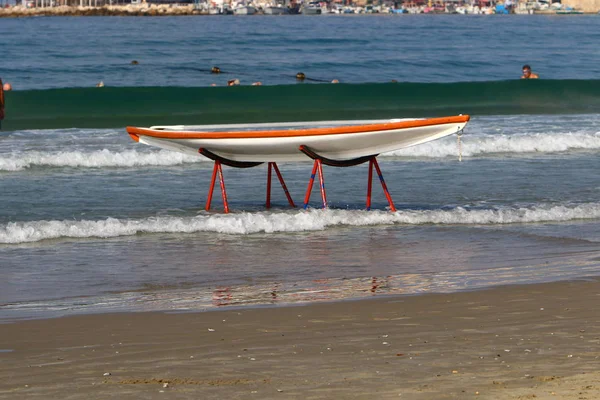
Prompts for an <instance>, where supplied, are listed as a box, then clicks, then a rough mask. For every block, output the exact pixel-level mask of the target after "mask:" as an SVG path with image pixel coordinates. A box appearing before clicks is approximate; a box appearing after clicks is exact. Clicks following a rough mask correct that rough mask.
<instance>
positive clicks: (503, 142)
mask: <svg viewBox="0 0 600 400" xmlns="http://www.w3.org/2000/svg"><path fill="white" fill-rule="evenodd" d="M595 149H600V132H599V133H589V132H579V133H577V132H575V133H535V134H522V135H468V134H467V135H465V136H463V139H462V155H463V156H464V157H481V156H485V155H488V154H489V155H493V154H526V153H537V154H540V153H547V154H551V153H561V152H567V151H577V150H595ZM457 154H458V145H457V142H456V139H455V138H447V139H442V140H438V141H434V142H430V143H425V144H422V145H419V146H415V147H410V148H407V149H402V150H396V151H392V152H388V153H384V154H382V155H381V157H410V158H425V159H435V158H445V157H455V156H456V155H457ZM203 161H204V162H210V160H209V159H207V158H205V157H195V156H192V155H186V154H183V153H177V152H173V151H167V150H160V151H154V150H150V151H138V150H125V151H111V150H108V149H103V150H93V151H85V150H78V151H59V152H43V151H37V150H36V151H26V152H13V153H9V154H6V155H0V171H4V172H17V171H22V170H24V169H28V168H34V167H54V168H61V167H71V168H131V167H146V166H163V167H168V166H175V165H182V164H188V163H198V162H203Z"/></svg>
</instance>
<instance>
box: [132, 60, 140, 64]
mask: <svg viewBox="0 0 600 400" xmlns="http://www.w3.org/2000/svg"><path fill="white" fill-rule="evenodd" d="M138 64H139V62H138V61H137V60H133V61H132V62H131V65H138Z"/></svg>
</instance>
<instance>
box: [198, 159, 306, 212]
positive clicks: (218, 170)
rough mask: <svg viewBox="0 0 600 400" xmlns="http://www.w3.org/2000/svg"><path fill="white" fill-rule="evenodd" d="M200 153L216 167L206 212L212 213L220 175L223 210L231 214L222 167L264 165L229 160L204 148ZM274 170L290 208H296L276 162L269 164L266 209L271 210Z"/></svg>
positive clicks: (211, 181)
mask: <svg viewBox="0 0 600 400" xmlns="http://www.w3.org/2000/svg"><path fill="white" fill-rule="evenodd" d="M198 152H199V153H200V154H202V155H203V156H205V157H207V158H210V159H211V160H213V161H214V162H215V163H214V166H213V172H212V177H211V180H210V188H209V190H208V197H207V199H206V206H205V210H206V211H210V205H211V203H212V197H213V192H214V189H215V183H216V180H217V175H218V176H219V185H220V187H221V196H222V198H223V208H224V211H225V213H229V203H228V201H227V191H226V189H225V179H224V178H223V168H222V165H227V166H229V167H234V168H252V167H256V166H258V165H260V164H263V163H262V162H246V161H234V160H229V159H227V158H224V157H221V156H219V155H217V154H215V153H213V152H211V151H210V150H206V149H204V148H200V149H199V150H198ZM272 170H275V173H276V174H277V178H278V179H279V183H280V184H281V187H282V188H283V191H284V193H285V196H286V197H287V200H288V203H289V204H290V206H292V207H296V205H295V204H294V201H293V200H292V196H291V195H290V192H289V191H288V188H287V185H286V184H285V181H284V180H283V175H281V172H280V171H279V167H277V163H274V162H269V163H268V172H267V201H266V207H267V208H271V175H272V174H271V171H272Z"/></svg>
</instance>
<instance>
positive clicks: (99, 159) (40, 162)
mask: <svg viewBox="0 0 600 400" xmlns="http://www.w3.org/2000/svg"><path fill="white" fill-rule="evenodd" d="M201 161H209V160H208V159H206V158H204V157H194V156H190V155H185V154H183V153H177V152H173V151H166V150H160V151H152V152H141V151H136V150H127V151H117V152H115V151H109V150H106V149H105V150H96V151H92V152H85V151H64V152H40V151H30V152H25V153H12V154H10V155H8V156H0V171H8V172H15V171H22V170H24V169H27V168H32V167H42V166H46V167H47V166H49V167H71V168H130V167H144V166H173V165H181V164H184V163H194V162H201Z"/></svg>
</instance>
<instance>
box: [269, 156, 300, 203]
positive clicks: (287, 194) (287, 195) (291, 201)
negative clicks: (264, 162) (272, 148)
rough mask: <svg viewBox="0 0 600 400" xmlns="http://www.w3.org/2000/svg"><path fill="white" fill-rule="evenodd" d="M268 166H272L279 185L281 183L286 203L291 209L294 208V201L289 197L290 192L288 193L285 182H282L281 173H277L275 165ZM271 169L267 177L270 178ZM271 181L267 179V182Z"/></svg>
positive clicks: (277, 168) (277, 169)
mask: <svg viewBox="0 0 600 400" xmlns="http://www.w3.org/2000/svg"><path fill="white" fill-rule="evenodd" d="M269 164H273V168H274V169H275V173H276V174H277V178H279V183H281V187H282V188H283V191H284V192H285V196H286V197H287V199H288V203H290V206H292V207H296V205H295V204H294V201H293V200H292V196H290V192H289V191H288V188H287V186H286V185H285V181H284V180H283V176H282V175H281V172H279V167H278V166H277V163H269ZM270 174H271V168H269V177H270V176H271V175H270ZM270 181H271V180H270V179H269V182H270Z"/></svg>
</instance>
